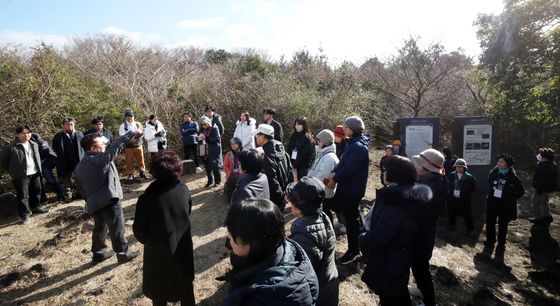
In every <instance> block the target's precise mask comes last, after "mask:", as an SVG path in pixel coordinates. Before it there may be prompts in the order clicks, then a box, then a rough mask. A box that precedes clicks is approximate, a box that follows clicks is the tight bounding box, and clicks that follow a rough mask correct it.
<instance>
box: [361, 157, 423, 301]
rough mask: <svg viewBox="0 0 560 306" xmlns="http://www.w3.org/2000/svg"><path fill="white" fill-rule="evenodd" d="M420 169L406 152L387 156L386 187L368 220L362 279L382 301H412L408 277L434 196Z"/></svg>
mask: <svg viewBox="0 0 560 306" xmlns="http://www.w3.org/2000/svg"><path fill="white" fill-rule="evenodd" d="M416 175H417V174H416V169H415V168H414V165H413V164H412V163H411V162H410V160H409V159H408V158H406V157H402V156H398V155H395V156H391V157H389V158H388V159H387V169H386V171H385V173H384V181H385V185H386V186H385V187H383V188H381V189H378V190H377V195H376V199H375V202H374V205H373V207H372V209H371V210H370V212H369V214H368V216H367V217H366V219H365V221H364V230H365V233H363V234H362V235H361V236H360V248H361V249H362V253H363V254H364V256H365V257H366V264H367V265H366V268H365V269H364V274H363V275H362V281H363V282H364V283H366V284H367V286H368V287H369V288H370V289H371V290H373V292H374V293H375V294H377V295H379V299H380V305H410V304H411V301H410V295H409V292H408V287H407V284H408V279H409V276H410V263H411V259H412V248H413V246H414V237H415V234H416V231H417V229H418V224H417V219H418V215H419V213H420V210H421V209H422V206H423V205H424V204H425V203H426V202H428V201H429V200H430V199H431V197H432V191H431V190H430V188H429V187H428V186H426V185H423V184H417V183H416V179H417V177H416Z"/></svg>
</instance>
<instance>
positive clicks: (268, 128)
mask: <svg viewBox="0 0 560 306" xmlns="http://www.w3.org/2000/svg"><path fill="white" fill-rule="evenodd" d="M256 134H265V135H268V136H274V128H273V127H272V125H269V124H266V123H261V124H259V127H258V128H257V130H256V131H255V135H256Z"/></svg>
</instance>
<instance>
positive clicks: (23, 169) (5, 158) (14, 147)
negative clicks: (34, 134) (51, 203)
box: [0, 138, 41, 180]
mask: <svg viewBox="0 0 560 306" xmlns="http://www.w3.org/2000/svg"><path fill="white" fill-rule="evenodd" d="M29 144H30V145H31V149H32V150H33V161H34V163H35V167H36V169H37V172H38V173H39V174H41V156H40V154H39V145H37V143H35V142H34V141H33V140H29ZM26 156H27V155H26V154H25V149H24V148H23V145H22V144H21V142H19V140H18V139H17V138H16V139H15V140H14V141H13V142H11V143H9V144H7V145H6V146H5V147H4V148H3V149H2V151H1V152H0V169H3V170H5V171H7V172H8V174H9V175H10V177H11V178H12V179H13V180H21V179H23V178H25V177H26V176H27V157H26Z"/></svg>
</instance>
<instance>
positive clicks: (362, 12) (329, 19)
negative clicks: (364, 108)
mask: <svg viewBox="0 0 560 306" xmlns="http://www.w3.org/2000/svg"><path fill="white" fill-rule="evenodd" d="M502 8H503V4H502V1H501V0H470V1H464V0H384V1H380V0H299V1H298V0H282V1H280V0H278V1H276V0H266V1H265V0H207V1H190V0H183V1H180V0H159V1H148V0H135V1H132V0H112V1H108V0H95V1H94V0H80V1H76V0H51V1H39V0H0V45H4V44H12V45H19V46H20V47H23V48H26V47H31V46H34V45H37V44H39V43H40V42H46V43H48V44H52V45H53V46H55V47H62V46H63V45H65V44H67V43H68V42H69V41H70V39H71V38H72V37H83V36H87V35H95V34H99V33H109V34H117V35H126V36H128V37H130V38H131V39H132V40H134V41H135V42H136V43H137V44H139V45H143V46H149V45H159V46H163V47H166V48H177V47H198V48H204V49H212V48H213V49H225V50H227V51H243V50H245V49H248V48H251V49H255V50H257V51H259V53H261V54H266V55H267V56H268V57H269V58H270V59H273V60H278V59H279V58H280V57H281V56H284V57H285V58H286V59H290V58H291V57H292V55H293V53H294V52H296V51H298V50H302V49H306V50H308V51H309V52H310V53H311V54H318V53H319V52H320V51H319V50H322V51H321V52H322V53H323V55H326V57H327V58H328V60H329V62H331V63H333V64H337V63H342V62H343V61H351V62H353V63H355V64H357V65H359V64H361V63H363V62H364V61H365V60H367V59H368V58H371V57H374V56H377V57H379V58H381V59H386V58H388V57H390V56H391V55H395V54H396V53H397V50H398V48H399V47H401V46H402V45H403V42H404V41H405V40H406V39H407V38H409V37H411V36H414V37H420V38H421V45H423V46H424V47H426V46H428V45H430V44H434V43H441V44H442V45H444V46H445V48H446V50H448V51H452V50H456V49H458V48H461V49H463V50H464V52H465V53H466V54H467V55H469V56H472V57H474V58H476V57H477V56H478V55H479V53H480V48H479V44H478V40H477V39H476V27H475V26H473V22H474V21H475V20H476V16H477V15H478V14H479V13H492V14H499V13H500V12H501V11H502Z"/></svg>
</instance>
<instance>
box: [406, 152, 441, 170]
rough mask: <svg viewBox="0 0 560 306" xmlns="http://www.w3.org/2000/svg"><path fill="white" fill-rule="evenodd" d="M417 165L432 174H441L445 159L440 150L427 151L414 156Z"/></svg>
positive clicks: (413, 159)
mask: <svg viewBox="0 0 560 306" xmlns="http://www.w3.org/2000/svg"><path fill="white" fill-rule="evenodd" d="M412 161H413V162H414V164H415V165H418V166H421V167H424V168H426V169H427V170H428V171H430V172H435V173H441V170H442V169H443V162H444V161H445V157H443V154H441V153H440V152H439V151H438V150H435V149H427V150H424V151H422V152H420V154H418V155H414V156H412Z"/></svg>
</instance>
